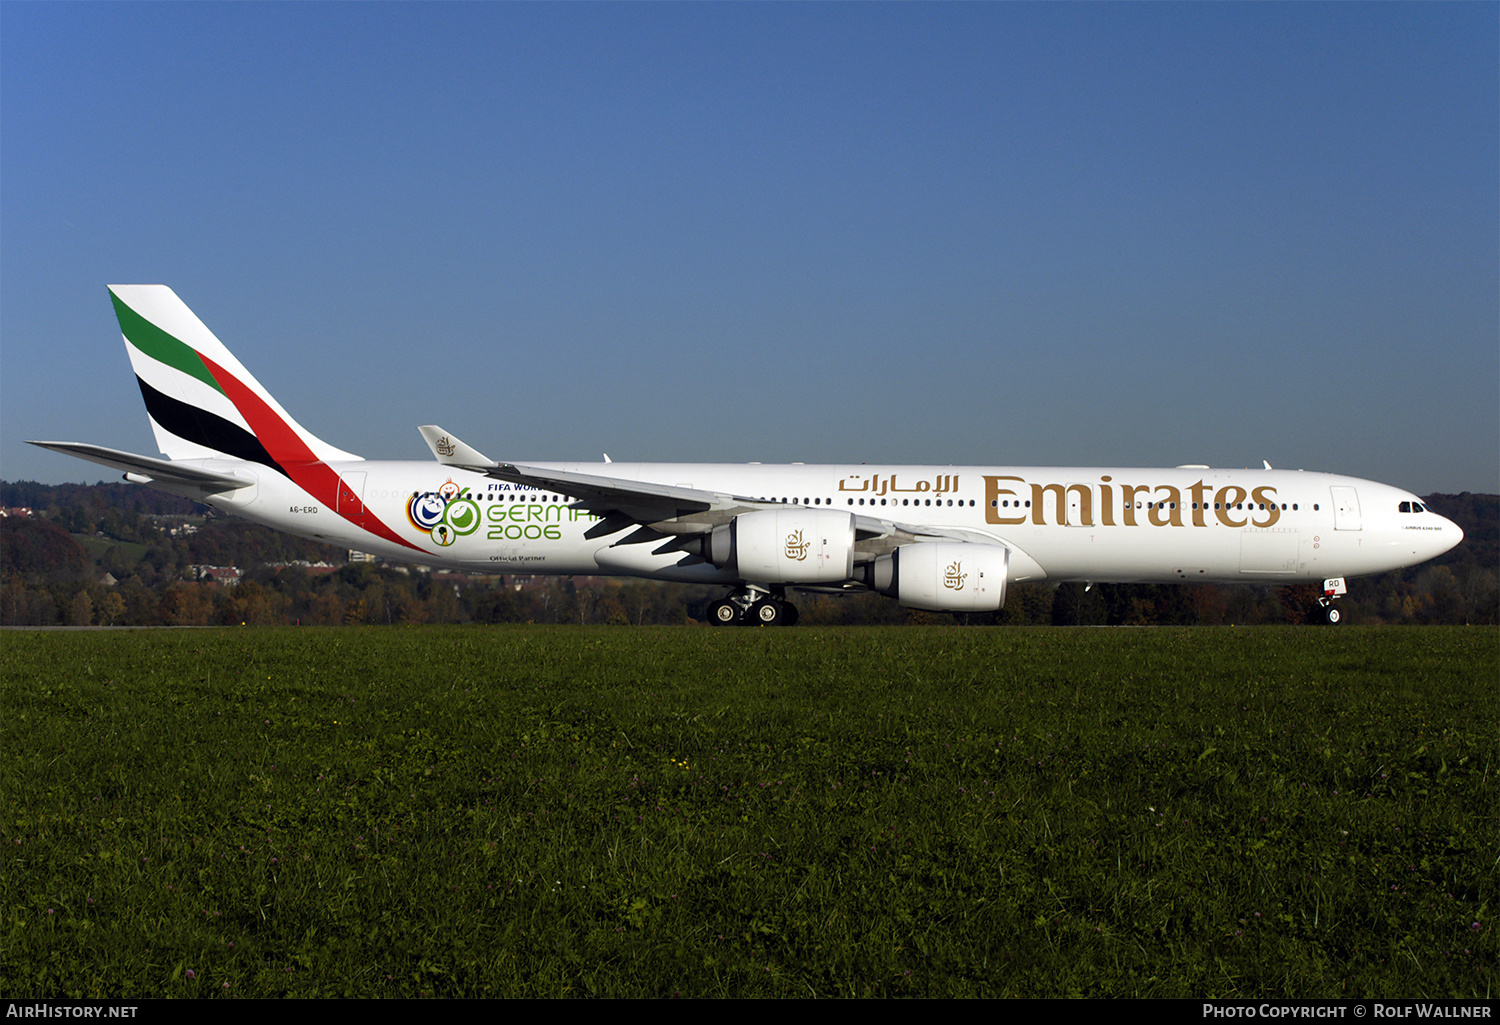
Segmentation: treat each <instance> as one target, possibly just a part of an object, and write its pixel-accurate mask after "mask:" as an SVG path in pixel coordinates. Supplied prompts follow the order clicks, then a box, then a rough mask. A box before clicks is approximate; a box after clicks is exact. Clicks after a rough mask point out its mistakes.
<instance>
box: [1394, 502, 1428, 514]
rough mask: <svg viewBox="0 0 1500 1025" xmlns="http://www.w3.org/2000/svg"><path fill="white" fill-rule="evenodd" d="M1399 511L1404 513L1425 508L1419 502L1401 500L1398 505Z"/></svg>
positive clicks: (1420, 510) (1415, 511)
mask: <svg viewBox="0 0 1500 1025" xmlns="http://www.w3.org/2000/svg"><path fill="white" fill-rule="evenodd" d="M1399 511H1401V512H1404V513H1419V512H1426V511H1427V509H1426V507H1425V506H1423V505H1422V503H1421V502H1402V503H1401V505H1400V506H1399Z"/></svg>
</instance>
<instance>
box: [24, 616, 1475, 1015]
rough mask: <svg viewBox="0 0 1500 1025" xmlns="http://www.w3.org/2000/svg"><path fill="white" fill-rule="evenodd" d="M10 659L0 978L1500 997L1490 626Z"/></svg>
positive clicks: (357, 642)
mask: <svg viewBox="0 0 1500 1025" xmlns="http://www.w3.org/2000/svg"><path fill="white" fill-rule="evenodd" d="M0 655H3V661H0V666H3V670H0V673H3V675H0V686H3V702H4V703H3V717H0V851H3V855H0V893H3V894H4V898H3V904H0V907H3V916H4V917H3V923H0V995H4V996H9V997H30V998H35V997H44V996H52V997H111V996H116V997H155V996H229V997H274V996H332V995H351V996H401V997H411V996H418V995H422V996H437V997H449V996H464V997H484V996H562V995H617V996H672V995H678V994H680V995H683V996H741V995H743V996H790V997H795V996H812V995H818V996H872V995H876V996H878V995H892V996H895V995H911V996H923V997H939V996H994V997H1000V996H1083V995H1107V996H1137V997H1155V996H1166V997H1187V996H1196V997H1206V996H1216V997H1241V998H1250V997H1283V996H1286V997H1403V996H1404V997H1415V996H1427V997H1439V996H1451V997H1489V996H1493V995H1494V981H1495V971H1496V965H1497V941H1496V929H1495V914H1496V906H1497V899H1496V894H1497V879H1496V873H1497V862H1496V856H1497V851H1500V842H1497V840H1500V826H1497V807H1496V793H1497V789H1496V772H1497V768H1500V766H1497V753H1500V752H1497V738H1500V729H1497V714H1496V713H1497V701H1496V698H1497V694H1496V690H1497V680H1500V633H1497V631H1495V630H1494V629H1489V628H1483V629H1481V628H1470V629H1465V628H1439V627H1431V628H1421V629H1418V628H1390V629H1382V628H1370V629H1361V628H1339V629H1332V630H1331V629H1327V628H1322V629H1311V628H1308V629H1299V628H1292V627H1288V628H1257V629H1238V630H1237V629H1229V628H1222V629H1203V630H1175V629H1158V630H1129V629H1114V630H1110V629H1098V630H1090V629H1077V630H1053V629H1037V630H1029V629H1003V628H990V629H974V628H971V629H963V628H931V629H889V630H885V629H878V628H868V629H842V630H834V629H829V630H823V629H799V630H759V631H757V630H728V631H710V630H706V629H703V630H699V629H670V628H663V629H649V628H648V629H629V628H591V629H584V628H536V627H515V628H414V629H407V630H390V629H385V630H376V629H370V630H364V629H355V628H348V629H329V630H319V629H302V630H296V629H266V630H256V629H225V630H177V631H134V632H88V633H74V632H47V633H26V632H6V633H3V634H0Z"/></svg>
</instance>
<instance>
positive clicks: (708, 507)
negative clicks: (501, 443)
mask: <svg viewBox="0 0 1500 1025" xmlns="http://www.w3.org/2000/svg"><path fill="white" fill-rule="evenodd" d="M417 430H418V431H420V432H421V434H422V438H423V439H424V440H425V441H426V442H427V445H428V447H429V448H431V449H432V454H433V455H435V456H436V457H437V460H438V462H439V463H441V464H443V465H444V466H457V467H462V468H463V469H465V470H472V471H474V472H475V473H482V474H484V475H485V476H488V477H493V478H495V479H496V480H503V481H508V482H510V483H512V484H522V485H525V486H527V487H533V488H540V489H542V490H544V491H555V492H557V493H558V494H562V495H567V496H569V497H571V498H573V499H575V500H576V501H577V504H578V505H579V506H580V507H581V508H584V509H587V510H588V511H589V512H592V513H596V514H598V515H600V516H604V517H605V518H606V521H609V520H610V517H611V514H617V515H616V516H615V519H616V520H625V519H628V520H631V521H634V522H636V523H642V524H650V525H658V524H667V523H669V522H670V524H671V529H669V530H667V531H666V532H667V533H674V534H675V533H701V532H703V531H706V530H711V529H713V528H714V527H715V526H718V525H719V524H721V523H727V522H728V521H729V520H731V519H733V518H734V516H735V515H737V514H738V513H741V512H745V511H747V510H749V509H754V508H759V507H762V506H765V505H766V504H767V503H765V502H762V501H760V500H759V499H754V498H748V497H744V496H741V495H730V494H722V493H719V492H714V491H704V490H701V489H699V488H684V487H677V486H675V485H671V484H652V483H649V482H646V481H635V480H624V479H621V478H618V477H601V476H597V475H595V474H591V473H570V472H568V471H565V470H548V469H542V468H541V467H535V466H525V465H522V464H519V463H498V462H495V461H494V460H493V459H490V458H489V457H488V456H486V455H484V454H483V453H481V452H480V451H478V450H477V449H475V448H472V447H470V446H469V445H466V444H464V443H463V442H462V441H459V440H458V439H457V438H455V437H454V436H453V435H452V434H449V433H448V432H447V431H445V430H443V429H442V428H441V427H438V426H436V425H429V426H426V427H419V428H417Z"/></svg>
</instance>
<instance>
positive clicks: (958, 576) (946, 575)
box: [943, 562, 969, 591]
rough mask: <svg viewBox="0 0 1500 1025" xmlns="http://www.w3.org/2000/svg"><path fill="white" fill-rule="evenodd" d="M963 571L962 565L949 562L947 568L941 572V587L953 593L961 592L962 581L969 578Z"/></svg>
mask: <svg viewBox="0 0 1500 1025" xmlns="http://www.w3.org/2000/svg"><path fill="white" fill-rule="evenodd" d="M963 570H964V564H963V563H961V562H950V563H949V564H948V568H947V569H946V570H944V571H943V586H944V587H947V588H950V589H951V590H954V591H961V590H963V587H964V581H965V580H967V579H968V576H969V574H967V573H965V572H964V571H963Z"/></svg>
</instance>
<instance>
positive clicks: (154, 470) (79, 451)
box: [27, 441, 254, 492]
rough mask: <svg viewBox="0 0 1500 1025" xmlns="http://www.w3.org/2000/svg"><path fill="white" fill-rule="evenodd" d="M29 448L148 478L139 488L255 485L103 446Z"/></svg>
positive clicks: (61, 443) (45, 443) (53, 443)
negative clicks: (149, 485) (154, 486)
mask: <svg viewBox="0 0 1500 1025" xmlns="http://www.w3.org/2000/svg"><path fill="white" fill-rule="evenodd" d="M27 444H28V445H36V446H38V447H39V448H46V449H51V450H52V451H53V452H61V453H63V454H64V455H69V456H76V457H77V458H79V459H87V460H88V461H89V462H91V463H99V464H100V465H101V466H108V467H111V468H113V469H116V470H123V471H125V473H126V475H127V476H129V477H130V478H131V479H133V480H134V479H135V478H142V477H144V478H148V479H147V480H136V483H138V484H145V483H153V484H168V485H175V486H178V487H187V488H197V489H199V490H201V491H206V492H217V491H233V490H235V489H236V488H247V487H249V486H250V485H251V484H253V483H254V481H249V480H246V479H244V478H243V477H236V476H235V475H234V474H231V473H220V472H218V471H216V470H205V469H202V468H200V467H196V466H185V465H183V464H182V463H180V462H171V461H170V460H166V459H153V458H151V457H150V456H138V455H135V454H134V453H132V452H121V451H119V450H118V449H113V448H105V447H104V446H103V445H85V444H82V443H80V442H76V441H29V442H27Z"/></svg>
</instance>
